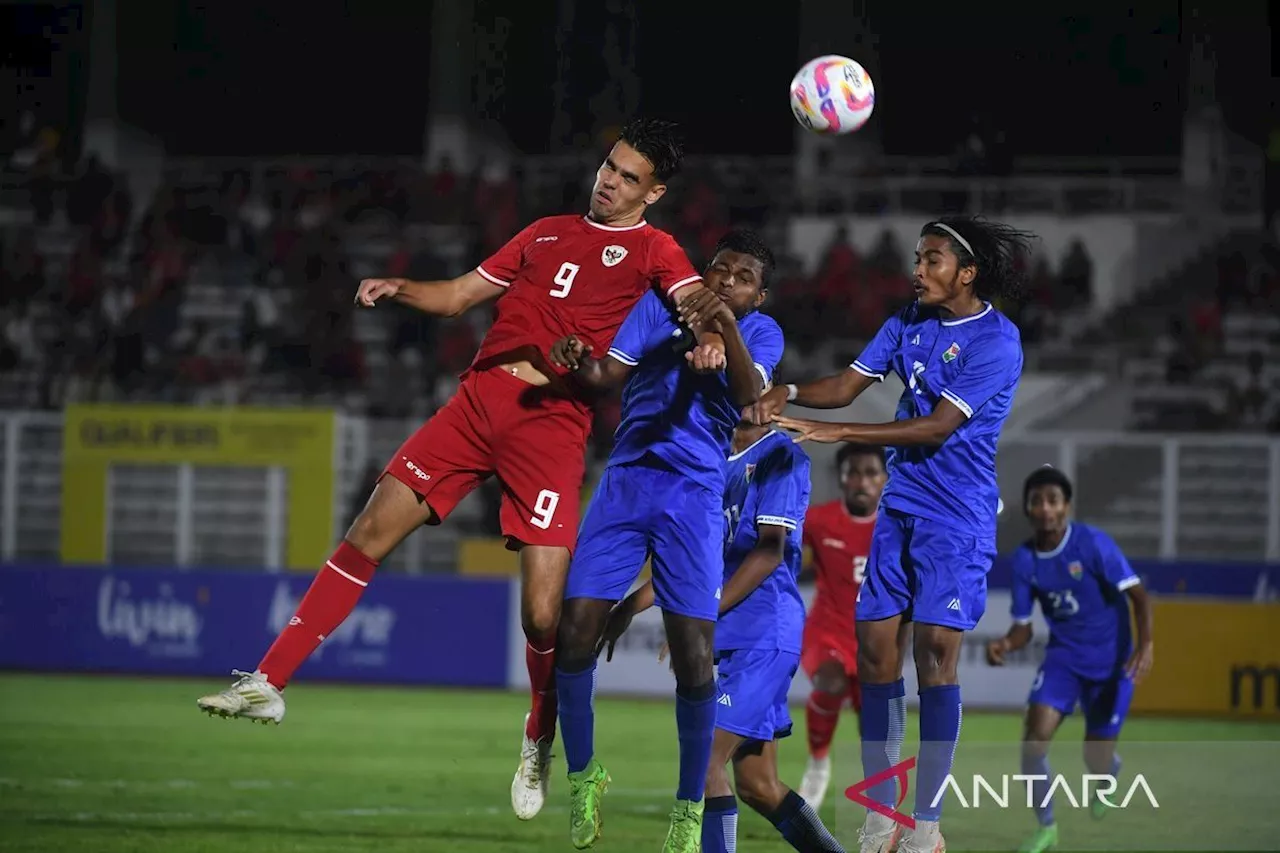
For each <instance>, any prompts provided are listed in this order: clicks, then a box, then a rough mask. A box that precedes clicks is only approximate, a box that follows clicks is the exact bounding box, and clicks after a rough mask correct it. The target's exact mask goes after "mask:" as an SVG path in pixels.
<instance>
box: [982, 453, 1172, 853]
mask: <svg viewBox="0 0 1280 853" xmlns="http://www.w3.org/2000/svg"><path fill="white" fill-rule="evenodd" d="M1071 492H1072V489H1071V481H1070V480H1069V479H1067V476H1066V475H1065V474H1063V473H1062V472H1061V471H1058V470H1056V469H1054V468H1041V469H1039V470H1038V471H1035V472H1034V473H1032V474H1031V476H1030V477H1028V478H1027V481H1026V484H1025V485H1024V486H1023V490H1022V495H1023V499H1022V504H1023V509H1024V511H1025V512H1026V514H1027V518H1028V519H1030V521H1031V528H1032V537H1031V539H1030V540H1029V541H1028V542H1026V543H1025V544H1024V545H1022V546H1021V547H1020V548H1018V550H1017V551H1015V552H1014V554H1013V606H1012V611H1013V613H1012V615H1013V627H1011V628H1010V629H1009V633H1008V634H1006V635H1005V636H1004V637H1002V638H1001V639H999V640H994V641H992V642H991V644H990V645H988V646H987V661H988V663H990V664H992V665H993V666H1000V665H1002V664H1003V663H1004V656H1005V655H1006V654H1008V653H1009V652H1012V651H1016V650H1018V649H1021V648H1023V647H1024V646H1026V645H1027V643H1029V642H1031V609H1032V607H1034V606H1035V602H1037V601H1038V602H1039V603H1040V611H1041V612H1042V613H1043V614H1044V618H1045V621H1046V622H1048V623H1049V643H1048V647H1047V648H1046V650H1045V656H1044V663H1043V664H1042V665H1041V667H1040V671H1039V672H1037V673H1036V678H1035V682H1034V683H1033V684H1032V685H1031V696H1030V697H1029V698H1028V699H1027V717H1026V723H1025V726H1024V728H1023V734H1022V772H1023V773H1024V774H1026V775H1029V776H1042V777H1044V781H1040V780H1038V779H1037V780H1036V781H1033V782H1032V787H1031V800H1032V802H1033V803H1035V804H1036V817H1037V818H1038V819H1039V822H1040V828H1039V829H1038V830H1037V831H1036V833H1035V834H1034V835H1032V836H1031V838H1030V839H1028V840H1027V843H1026V844H1025V845H1023V847H1022V848H1021V849H1022V850H1024V851H1029V853H1041V851H1044V850H1049V849H1050V848H1052V847H1055V846H1057V844H1058V827H1057V824H1056V823H1055V822H1054V818H1053V804H1052V803H1051V802H1046V797H1047V795H1048V793H1049V790H1050V787H1049V786H1050V780H1051V779H1052V778H1053V773H1052V771H1051V770H1050V769H1049V758H1048V756H1049V741H1051V740H1052V739H1053V735H1054V732H1056V731H1057V730H1058V726H1059V725H1060V724H1061V723H1062V719H1063V717H1065V716H1067V715H1069V714H1071V713H1072V712H1073V711H1074V710H1075V707H1076V705H1077V704H1078V705H1079V706H1080V709H1081V711H1083V713H1084V720H1085V735H1084V737H1085V749H1084V758H1085V765H1086V766H1087V767H1088V768H1089V772H1090V773H1093V774H1097V775H1106V776H1111V777H1115V776H1116V775H1117V774H1118V773H1119V772H1120V758H1119V757H1118V756H1117V755H1116V739H1117V738H1119V736H1120V728H1121V726H1123V725H1124V718H1125V715H1126V714H1127V713H1128V710H1129V701H1130V700H1131V699H1132V698H1133V686H1134V684H1135V683H1137V682H1138V681H1140V680H1141V679H1142V678H1143V676H1145V675H1146V674H1147V672H1148V671H1149V670H1150V669H1151V663H1152V660H1153V657H1154V648H1155V647H1154V644H1153V640H1152V631H1151V623H1152V620H1151V606H1150V601H1149V599H1148V598H1147V594H1146V591H1145V590H1144V589H1143V588H1142V583H1141V581H1140V580H1139V579H1138V576H1137V575H1136V574H1135V573H1134V571H1133V569H1132V568H1131V567H1130V566H1129V561H1128V560H1127V559H1125V556H1124V554H1123V553H1121V551H1120V548H1119V547H1118V546H1117V545H1116V543H1115V541H1114V540H1113V539H1112V538H1111V537H1110V536H1108V535H1107V534H1106V533H1103V532H1102V531H1101V530H1099V529H1098V528H1096V527H1090V526H1089V525H1087V524H1081V523H1080V522H1078V521H1072V520H1071ZM1131 603H1132V605H1133V616H1134V620H1133V621H1134V622H1136V623H1137V626H1138V641H1137V645H1136V646H1135V645H1134V642H1133V635H1132V630H1131V628H1130V620H1129V606H1130V604H1131ZM1091 808H1092V810H1093V814H1094V816H1095V817H1101V816H1102V815H1103V814H1104V813H1105V810H1106V809H1107V806H1106V804H1105V803H1103V802H1101V801H1100V800H1095V801H1094V802H1093V803H1092V804H1091Z"/></svg>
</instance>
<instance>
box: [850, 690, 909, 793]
mask: <svg viewBox="0 0 1280 853" xmlns="http://www.w3.org/2000/svg"><path fill="white" fill-rule="evenodd" d="M859 719H860V721H861V726H862V778H864V779H870V778H871V777H872V776H874V775H875V774H877V773H882V772H884V771H885V770H888V769H889V768H890V767H892V766H893V765H895V764H897V763H898V760H899V759H900V758H901V757H902V740H903V738H904V737H906V734H907V687H906V684H904V683H903V681H902V679H901V678H899V679H898V680H897V681H895V682H893V683H892V684H863V685H862V713H861V714H860V715H859ZM864 796H865V797H866V798H867V799H869V800H871V801H872V802H876V803H881V804H883V805H886V806H888V807H890V808H893V807H894V806H896V805H897V802H898V781H897V779H888V780H886V781H884V782H881V783H880V784H878V785H875V786H873V787H871V788H868V789H867V790H866V792H865V794H864Z"/></svg>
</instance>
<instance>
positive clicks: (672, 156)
mask: <svg viewBox="0 0 1280 853" xmlns="http://www.w3.org/2000/svg"><path fill="white" fill-rule="evenodd" d="M618 141H620V142H625V143H627V144H628V145H630V146H631V147H632V148H634V149H636V150H637V151H639V152H640V154H641V155H642V156H643V157H644V159H646V160H648V161H649V163H650V164H652V166H653V176H654V177H655V178H657V179H658V180H659V181H664V182H665V181H667V180H668V179H670V178H671V177H673V176H674V175H675V174H676V173H677V172H679V171H680V164H681V163H682V162H683V161H684V142H683V140H682V139H681V138H680V131H679V127H678V126H677V125H676V123H675V122H670V121H662V120H661V119H656V118H633V119H632V120H631V121H629V122H627V123H626V124H624V125H623V126H622V132H621V133H619V134H618Z"/></svg>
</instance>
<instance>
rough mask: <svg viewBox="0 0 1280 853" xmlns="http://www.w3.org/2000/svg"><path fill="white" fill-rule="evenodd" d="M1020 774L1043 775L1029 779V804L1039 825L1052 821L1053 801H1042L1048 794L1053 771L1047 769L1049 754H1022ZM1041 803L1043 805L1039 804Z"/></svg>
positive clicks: (1045, 824) (1047, 824) (1046, 824)
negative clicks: (1033, 809) (1041, 777)
mask: <svg viewBox="0 0 1280 853" xmlns="http://www.w3.org/2000/svg"><path fill="white" fill-rule="evenodd" d="M1022 775H1024V776H1043V777H1045V778H1044V779H1034V780H1032V781H1031V783H1030V784H1031V805H1032V807H1033V808H1035V810H1036V820H1038V821H1040V825H1041V826H1049V825H1050V824H1052V823H1053V802H1052V801H1050V802H1048V803H1045V802H1044V801H1045V797H1047V796H1048V795H1049V783H1050V782H1052V781H1053V771H1052V770H1050V769H1049V756H1047V755H1024V756H1022ZM1041 803H1044V805H1043V806H1041V805H1040V804H1041Z"/></svg>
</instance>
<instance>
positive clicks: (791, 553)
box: [605, 424, 843, 853]
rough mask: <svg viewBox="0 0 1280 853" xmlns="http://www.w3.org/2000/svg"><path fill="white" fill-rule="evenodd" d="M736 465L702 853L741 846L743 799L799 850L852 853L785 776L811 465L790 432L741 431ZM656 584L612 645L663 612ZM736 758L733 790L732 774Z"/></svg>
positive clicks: (640, 596) (727, 852) (728, 488)
mask: <svg viewBox="0 0 1280 853" xmlns="http://www.w3.org/2000/svg"><path fill="white" fill-rule="evenodd" d="M733 451H734V453H733V455H732V456H730V457H729V459H728V461H727V462H726V463H725V492H724V529H725V535H724V539H723V543H724V549H725V555H724V585H723V587H722V592H721V596H720V621H719V623H718V624H717V626H716V642H715V654H716V663H717V665H718V667H719V683H718V688H719V698H718V699H717V707H716V731H715V739H714V741H713V745H712V748H711V764H710V766H709V767H708V768H707V791H706V814H705V819H704V820H703V824H702V853H732V851H734V850H736V849H737V831H738V802H737V798H735V797H734V790H735V788H736V790H737V796H738V797H739V798H741V799H742V800H743V802H745V803H746V804H747V805H748V806H750V807H751V808H752V809H754V810H755V811H756V812H757V813H759V814H760V815H762V816H763V817H765V818H767V819H768V820H769V822H770V823H772V824H773V825H774V826H775V827H777V829H778V832H780V833H781V834H782V837H783V838H784V839H786V840H787V842H788V843H790V844H791V846H792V847H794V848H795V849H797V850H801V851H806V853H808V851H814V853H817V851H841V853H842V852H843V848H842V847H841V846H840V844H839V842H837V841H836V840H835V838H834V837H833V836H832V835H831V833H830V832H828V831H827V829H826V827H824V826H823V825H822V821H821V820H820V819H819V818H818V816H817V814H815V813H814V811H813V809H811V808H810V807H809V806H808V805H807V804H806V803H805V801H804V800H802V799H801V798H800V796H799V795H798V794H797V793H795V792H794V791H792V790H791V789H790V788H788V787H787V786H786V785H784V784H783V783H782V782H781V780H779V779H778V746H777V741H778V740H779V739H781V738H784V737H787V736H788V735H790V734H791V713H790V711H789V710H788V708H787V691H788V689H789V688H790V687H791V679H792V678H793V677H794V676H795V674H796V669H797V667H798V666H799V665H800V645H801V638H802V636H803V634H804V601H803V599H801V597H800V590H799V587H798V586H797V584H796V578H797V577H798V576H799V574H800V561H801V553H802V550H803V544H802V525H803V523H804V516H805V511H806V509H807V508H808V504H809V457H808V455H807V454H805V453H804V452H803V451H802V450H800V449H799V448H798V447H796V445H795V443H794V442H792V441H790V440H789V439H788V437H787V436H786V435H785V434H783V433H780V432H775V431H773V430H771V429H770V428H768V427H757V426H754V425H751V424H741V425H739V427H738V429H737V430H736V431H735V432H734V434H733ZM653 598H654V594H653V586H652V584H645V585H644V586H642V587H640V588H639V589H637V590H636V591H635V592H633V593H632V594H631V595H629V596H628V597H627V600H626V601H624V602H623V603H622V604H621V605H620V606H619V607H617V608H616V609H615V610H614V612H613V615H612V617H611V618H610V620H609V627H608V629H607V630H606V631H605V647H606V648H607V649H608V655H609V657H612V653H613V644H614V643H615V642H616V641H617V639H618V637H619V636H621V635H622V633H623V632H624V631H625V630H626V628H627V626H628V625H629V624H630V623H631V620H632V618H633V617H634V616H635V615H636V614H637V613H640V612H642V611H644V610H646V609H648V608H649V607H650V606H652V604H653ZM731 760H732V762H733V779H734V785H733V786H730V784H729V777H728V775H727V774H726V772H725V767H726V765H727V764H728V763H729V762H730V761H731Z"/></svg>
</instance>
